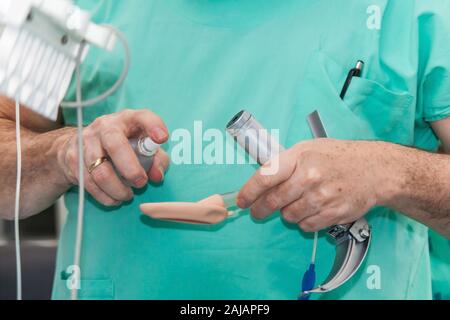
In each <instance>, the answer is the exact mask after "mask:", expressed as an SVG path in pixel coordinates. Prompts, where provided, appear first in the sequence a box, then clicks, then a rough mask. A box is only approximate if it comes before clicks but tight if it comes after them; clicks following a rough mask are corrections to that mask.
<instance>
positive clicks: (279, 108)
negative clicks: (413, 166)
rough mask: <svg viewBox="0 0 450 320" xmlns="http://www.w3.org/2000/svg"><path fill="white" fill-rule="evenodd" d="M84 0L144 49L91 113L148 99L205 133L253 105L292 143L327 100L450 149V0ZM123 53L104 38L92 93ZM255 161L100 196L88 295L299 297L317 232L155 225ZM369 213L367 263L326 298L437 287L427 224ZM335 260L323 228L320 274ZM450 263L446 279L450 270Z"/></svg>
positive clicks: (90, 81)
mask: <svg viewBox="0 0 450 320" xmlns="http://www.w3.org/2000/svg"><path fill="white" fill-rule="evenodd" d="M79 4H80V5H81V6H82V7H83V8H86V9H89V10H91V12H92V13H93V16H94V19H95V20H96V21H97V22H102V23H108V24H112V25H114V26H116V27H117V28H119V29H120V30H122V31H123V32H124V34H125V35H126V37H127V38H128V40H129V42H130V47H131V52H132V64H131V69H130V73H129V76H128V78H127V81H126V83H125V85H124V86H123V87H122V88H121V90H120V91H119V92H118V93H117V94H115V95H114V96H112V97H110V98H109V99H107V100H106V101H105V102H103V103H101V104H100V105H98V106H96V107H93V108H89V109H86V110H85V124H89V123H91V122H92V121H93V120H94V119H96V117H98V116H100V115H104V114H109V113H113V112H116V111H120V110H122V109H124V108H134V109H140V108H148V109H150V110H152V111H154V112H155V113H157V114H158V115H160V116H161V117H162V118H163V119H164V120H165V122H166V123H167V125H168V127H169V128H170V130H172V131H173V130H176V129H185V130H187V131H188V132H190V133H191V135H192V137H193V136H194V122H195V121H202V127H203V132H205V131H206V130H207V129H212V128H217V129H220V130H222V131H224V130H223V128H224V127H225V125H226V123H227V122H228V120H229V119H230V118H231V117H232V116H233V115H234V114H235V113H236V112H238V111H240V110H241V109H242V108H245V109H247V110H249V111H250V112H252V113H253V114H254V115H255V117H256V118H257V119H259V121H260V122H262V123H263V124H264V126H266V127H267V128H276V129H280V138H281V141H282V143H283V144H284V145H285V146H288V147H289V146H292V145H294V144H296V143H298V142H300V141H304V140H309V139H312V135H311V132H310V130H309V128H308V126H307V124H306V116H307V114H309V113H311V112H312V111H314V110H316V109H318V110H319V111H320V113H321V114H322V117H323V120H324V122H325V125H326V127H327V130H328V133H329V134H330V136H331V137H334V138H339V139H350V140H385V141H390V142H394V143H400V144H405V145H411V146H416V147H420V148H424V149H427V150H436V149H437V147H438V140H437V138H436V136H435V135H434V134H433V131H432V130H431V128H430V124H429V122H430V121H436V120H439V119H443V118H445V117H447V116H448V115H450V55H449V53H450V38H449V37H450V2H447V1H440V0H436V1H410V0H398V1H387V0H333V1H331V0H328V1H325V0H317V1H307V0H285V1H278V0H264V1H262V0H261V1H254V0H239V1H237V0H214V1H212V0H172V1H166V0H127V1H114V0H104V1H95V2H93V1H89V0H81V1H79ZM359 59H360V60H363V61H364V62H365V64H366V67H365V70H364V72H363V75H362V77H361V78H355V79H353V82H352V84H351V86H350V88H349V90H348V93H347V96H346V98H345V101H342V100H341V99H340V98H339V92H340V89H341V88H342V85H343V83H344V80H345V77H346V75H347V73H348V71H349V70H350V69H351V68H352V67H354V65H355V63H356V61H357V60H359ZM122 62H123V58H122V54H121V51H120V50H116V51H114V52H112V53H111V52H104V51H101V50H96V49H93V50H92V51H91V52H90V54H89V56H88V58H87V60H86V62H85V63H84V65H83V88H84V96H85V98H87V97H91V96H95V95H97V94H99V93H100V92H102V91H104V90H105V89H107V88H108V87H110V86H111V85H112V84H113V83H114V81H115V79H116V78H117V76H118V74H119V73H120V70H121V67H122ZM64 116H65V120H66V122H67V124H68V125H74V124H75V123H76V117H75V112H73V111H71V110H65V112H64ZM197 129H198V125H197ZM196 134H198V132H197V133H196ZM178 138H179V137H178ZM209 139H210V141H209V142H208V141H204V142H203V143H204V145H203V147H204V149H205V150H206V147H207V146H208V145H209V144H211V143H212V140H211V137H209ZM197 142H198V141H197ZM179 143H180V142H179V141H174V140H172V141H171V142H170V143H169V144H168V145H167V146H165V148H166V149H167V151H168V152H169V154H170V153H171V151H172V150H174V148H177V146H179ZM219 145H220V143H219ZM195 148H198V146H197V147H194V145H192V149H193V150H194V149H195ZM223 148H224V150H225V148H226V147H225V146H224V147H223ZM194 151H195V150H194ZM194 151H193V152H192V155H191V158H194V153H195V152H194ZM194 160H195V159H192V161H194ZM349 165H351V164H349ZM254 171H255V166H252V165H238V164H234V165H231V164H230V165H223V164H210V163H207V164H205V163H203V164H199V163H197V164H195V163H193V164H189V163H185V164H177V165H175V164H172V166H171V168H170V170H169V172H168V173H167V175H166V179H165V182H164V183H163V184H162V185H158V186H155V185H149V186H148V187H147V188H146V189H144V190H140V191H137V194H136V197H135V198H134V200H133V201H132V202H130V203H126V204H124V205H123V206H121V207H120V208H113V209H107V208H104V207H102V206H100V205H99V204H98V203H96V202H95V201H94V200H93V199H92V198H90V197H88V199H87V202H86V214H85V215H86V216H85V224H84V238H83V251H82V258H81V278H82V281H81V290H80V294H79V296H80V298H81V299H296V298H297V295H298V294H299V292H300V288H301V279H302V276H303V273H304V271H305V270H306V269H307V267H308V264H309V260H310V256H311V250H312V235H310V234H306V233H303V232H301V231H299V229H298V227H297V226H293V225H288V224H287V223H285V222H283V221H282V220H281V219H280V218H279V216H278V215H275V216H273V217H272V218H270V219H268V220H267V221H264V222H255V221H253V220H252V219H251V218H250V216H249V215H248V214H247V215H245V214H244V215H243V216H241V217H240V218H238V219H234V220H232V221H229V222H226V223H224V224H222V225H219V226H189V225H177V224H173V223H169V222H160V221H154V220H152V219H150V218H148V217H144V216H142V215H141V214H140V211H139V204H141V203H144V202H160V201H196V200H199V199H202V198H204V197H206V196H209V195H211V194H214V193H223V192H228V191H232V190H237V189H239V188H240V187H241V186H242V185H243V184H244V183H245V182H246V181H247V179H248V178H249V177H251V175H252V174H253V173H254ZM77 198H78V193H77V189H76V188H73V189H72V190H70V191H69V192H68V193H67V194H66V204H67V208H68V210H69V215H68V219H67V222H66V224H65V227H64V230H63V232H62V235H61V240H60V246H59V252H58V261H57V269H56V277H55V284H54V293H53V297H54V298H55V299H67V298H69V296H70V290H68V289H67V287H66V280H65V279H66V278H67V274H65V273H64V270H66V268H68V267H69V266H70V265H72V263H73V252H74V241H75V229H76V211H77ZM367 218H368V220H369V223H370V224H371V226H372V228H373V242H372V244H371V248H370V251H369V253H368V256H367V259H366V260H365V262H364V264H363V265H362V267H361V269H360V270H359V271H358V273H357V274H356V275H355V276H354V277H353V278H352V279H351V280H350V281H349V282H348V283H346V284H345V285H344V286H343V287H341V288H339V289H338V290H336V291H334V292H332V293H329V294H326V295H323V296H320V297H314V298H320V299H431V298H432V285H431V284H432V278H431V277H432V270H431V264H430V255H429V241H428V229H427V228H426V227H424V226H423V225H421V224H419V223H417V222H415V221H413V220H411V219H409V218H407V217H406V216H404V215H402V214H399V213H396V212H393V211H392V210H390V209H387V208H382V207H378V208H375V209H373V210H372V211H371V212H370V213H369V214H368V215H367ZM446 249H447V250H448V248H446ZM334 256H335V252H334V246H333V245H332V244H331V243H330V241H329V239H327V237H326V235H325V233H322V234H321V237H320V243H319V251H318V256H317V277H318V281H322V280H324V279H325V278H326V276H327V275H328V272H329V271H330V270H331V266H332V262H333V258H334ZM446 273H447V274H442V275H440V276H439V277H441V278H442V279H447V280H448V279H449V275H448V272H447V271H446ZM443 281H446V280H443Z"/></svg>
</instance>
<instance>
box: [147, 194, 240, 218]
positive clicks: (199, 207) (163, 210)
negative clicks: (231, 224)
mask: <svg viewBox="0 0 450 320" xmlns="http://www.w3.org/2000/svg"><path fill="white" fill-rule="evenodd" d="M140 208H141V211H142V212H143V213H145V214H146V215H149V216H150V217H152V218H154V219H158V220H166V221H174V222H181V223H191V224H218V223H221V222H223V221H224V220H225V219H227V218H228V217H229V216H230V215H232V213H231V212H229V211H228V209H227V208H226V205H225V202H224V199H223V197H222V196H221V195H214V196H211V197H209V198H206V199H204V200H202V201H199V202H195V203H191V202H165V203H145V204H142V205H141V206H140Z"/></svg>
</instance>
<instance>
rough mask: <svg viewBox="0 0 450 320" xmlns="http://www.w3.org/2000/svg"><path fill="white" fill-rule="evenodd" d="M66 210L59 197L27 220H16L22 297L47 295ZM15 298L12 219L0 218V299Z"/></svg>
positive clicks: (37, 298) (47, 296)
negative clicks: (56, 201)
mask: <svg viewBox="0 0 450 320" xmlns="http://www.w3.org/2000/svg"><path fill="white" fill-rule="evenodd" d="M65 217H66V210H65V207H64V204H63V201H62V199H61V200H59V201H58V203H57V204H56V205H55V206H53V207H51V208H49V209H47V210H46V211H44V212H43V213H42V214H39V215H36V216H34V217H32V218H30V219H27V220H22V221H21V222H20V237H21V239H20V240H21V248H22V273H23V274H22V277H23V279H22V282H23V298H24V299H31V300H48V299H50V297H51V291H52V283H53V275H54V271H55V263H56V245H57V239H58V237H59V233H60V230H61V228H62V226H63V224H64V221H65ZM15 299H16V256H15V247H14V222H12V221H4V220H1V219H0V300H15Z"/></svg>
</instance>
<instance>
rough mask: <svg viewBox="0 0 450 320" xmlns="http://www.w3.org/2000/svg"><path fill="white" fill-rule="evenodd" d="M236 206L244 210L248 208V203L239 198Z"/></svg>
mask: <svg viewBox="0 0 450 320" xmlns="http://www.w3.org/2000/svg"><path fill="white" fill-rule="evenodd" d="M236 204H237V205H238V207H239V208H242V209H244V208H246V207H247V203H246V202H245V200H244V199H242V198H238V199H237V200H236Z"/></svg>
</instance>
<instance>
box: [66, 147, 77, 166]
mask: <svg viewBox="0 0 450 320" xmlns="http://www.w3.org/2000/svg"><path fill="white" fill-rule="evenodd" d="M66 159H67V163H68V165H69V167H71V168H75V167H77V166H78V153H77V152H76V151H75V150H74V149H69V151H67V155H66Z"/></svg>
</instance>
